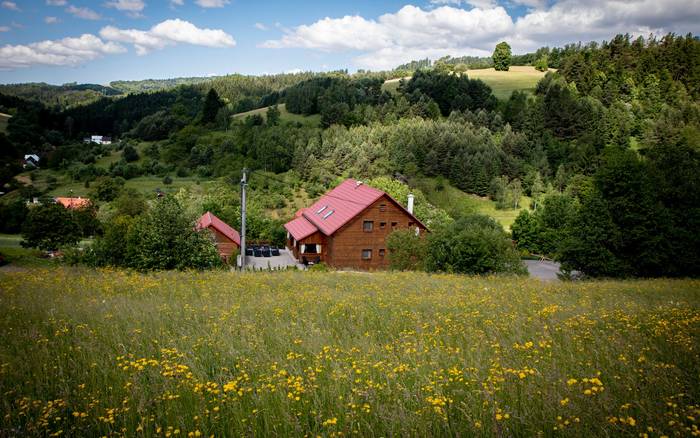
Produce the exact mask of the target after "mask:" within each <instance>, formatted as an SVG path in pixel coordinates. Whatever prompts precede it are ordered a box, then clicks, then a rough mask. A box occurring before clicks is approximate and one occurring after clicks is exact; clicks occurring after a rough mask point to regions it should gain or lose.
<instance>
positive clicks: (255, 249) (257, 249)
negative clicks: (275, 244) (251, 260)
mask: <svg viewBox="0 0 700 438" xmlns="http://www.w3.org/2000/svg"><path fill="white" fill-rule="evenodd" d="M253 255H254V256H255V257H262V251H260V247H259V246H254V247H253Z"/></svg>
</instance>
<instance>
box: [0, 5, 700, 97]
mask: <svg viewBox="0 0 700 438" xmlns="http://www.w3.org/2000/svg"><path fill="white" fill-rule="evenodd" d="M698 23H700V1H697V0H665V1H659V0H653V1H652V0H624V1H622V0H614V1H612V0H589V1H587V2H585V4H584V2H578V1H574V0H423V1H417V2H412V3H409V2H406V1H368V0H363V1H352V2H350V1H348V2H341V1H304V2H293V1H256V2H254V1H246V0H158V1H156V0H102V1H85V0H31V1H30V0H27V1H22V0H0V82H2V83H13V82H48V83H54V84H61V83H65V82H74V81H75V82H81V83H86V82H90V83H102V84H106V83H108V82H109V81H112V80H119V79H145V78H169V77H179V76H203V75H220V74H227V73H234V72H237V73H244V74H263V73H280V72H286V71H295V70H314V71H320V70H331V69H339V68H347V69H349V70H351V71H354V70H356V69H358V68H365V69H373V70H379V69H386V68H392V67H394V66H396V65H398V64H400V63H403V62H406V61H409V60H411V59H418V58H423V57H426V56H427V57H430V58H433V59H434V58H437V57H439V56H443V55H447V54H450V55H455V56H457V55H489V54H490V52H491V51H492V50H493V47H494V45H495V44H496V43H497V42H499V41H502V40H506V41H508V42H509V43H510V44H511V46H513V49H514V52H516V53H522V52H526V51H530V50H535V49H536V48H537V47H541V46H543V45H549V46H552V45H561V44H564V43H567V42H575V41H584V42H585V41H591V40H598V41H600V40H603V39H609V38H610V37H611V36H613V35H615V34H616V33H625V32H627V33H631V34H633V35H643V36H647V35H649V34H650V33H654V34H657V35H659V34H663V33H666V32H669V31H672V32H676V33H687V32H692V33H694V34H697V33H698V31H699V30H700V29H699V27H700V25H699V24H698Z"/></svg>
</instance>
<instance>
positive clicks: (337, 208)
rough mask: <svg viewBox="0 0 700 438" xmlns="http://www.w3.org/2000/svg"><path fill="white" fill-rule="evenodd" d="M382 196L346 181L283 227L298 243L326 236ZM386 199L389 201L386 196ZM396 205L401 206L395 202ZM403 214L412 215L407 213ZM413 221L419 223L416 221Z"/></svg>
mask: <svg viewBox="0 0 700 438" xmlns="http://www.w3.org/2000/svg"><path fill="white" fill-rule="evenodd" d="M385 194H386V193H384V192H383V191H381V190H378V189H375V188H374V187H370V186H367V185H365V184H362V183H361V182H359V181H356V180H354V179H346V180H345V181H343V182H342V183H341V184H340V185H339V186H337V187H336V188H334V189H333V190H331V191H330V192H328V193H326V194H325V195H323V196H321V198H320V199H319V200H318V201H316V202H315V203H314V204H313V205H312V206H311V207H309V208H304V209H302V210H300V212H301V215H299V214H298V213H299V212H297V215H295V216H297V217H296V219H293V220H291V221H290V222H287V223H286V224H285V225H284V227H285V228H286V229H287V231H289V233H290V234H291V235H292V236H293V237H294V238H295V239H296V240H301V239H303V238H304V237H307V236H309V235H311V234H313V233H314V232H315V231H316V230H319V231H321V232H322V233H323V234H325V235H326V236H330V235H331V234H333V233H335V232H336V231H337V230H338V229H339V228H340V227H342V226H343V225H345V224H346V223H348V222H349V221H350V220H351V219H353V218H354V217H355V216H357V215H358V214H360V213H361V212H362V211H364V210H365V209H366V208H367V207H369V206H370V205H372V204H373V203H374V202H376V201H377V200H378V199H379V198H381V197H382V196H384V195H385ZM387 196H388V195H387ZM389 198H390V199H391V197H390V196H389ZM392 200H393V199H392ZM394 202H396V201H394ZM396 204H397V205H398V206H400V207H401V204H399V203H398V202H396ZM401 208H403V207H401ZM404 211H406V210H405V209H404ZM406 214H408V215H410V216H413V215H412V214H410V213H408V211H406ZM414 218H415V217H414ZM416 222H417V223H420V221H419V220H418V219H416Z"/></svg>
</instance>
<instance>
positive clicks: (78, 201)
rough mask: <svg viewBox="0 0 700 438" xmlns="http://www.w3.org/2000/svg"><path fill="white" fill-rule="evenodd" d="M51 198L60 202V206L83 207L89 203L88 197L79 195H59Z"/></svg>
mask: <svg viewBox="0 0 700 438" xmlns="http://www.w3.org/2000/svg"><path fill="white" fill-rule="evenodd" d="M53 199H54V201H56V203H57V204H61V205H62V206H64V207H66V208H71V209H78V208H83V207H87V206H88V205H90V199H88V198H81V197H80V196H78V197H77V198H64V197H60V196H59V197H57V198H53Z"/></svg>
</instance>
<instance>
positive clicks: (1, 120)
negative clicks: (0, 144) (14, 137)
mask: <svg viewBox="0 0 700 438" xmlns="http://www.w3.org/2000/svg"><path fill="white" fill-rule="evenodd" d="M10 117H12V116H11V115H9V114H5V113H0V132H7V122H8V121H9V120H10Z"/></svg>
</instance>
